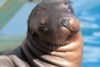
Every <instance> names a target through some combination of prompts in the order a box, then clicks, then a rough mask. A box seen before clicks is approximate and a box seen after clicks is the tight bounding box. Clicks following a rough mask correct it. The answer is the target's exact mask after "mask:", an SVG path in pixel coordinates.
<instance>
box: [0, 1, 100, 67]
mask: <svg viewBox="0 0 100 67" xmlns="http://www.w3.org/2000/svg"><path fill="white" fill-rule="evenodd" d="M39 2H40V0H0V52H2V51H4V52H5V51H10V50H12V49H14V48H16V47H17V46H19V45H21V43H22V42H23V40H24V38H25V36H26V31H27V20H28V17H29V14H30V12H31V11H32V9H33V8H34V7H35V6H36V4H37V3H39ZM72 2H73V4H72V5H73V8H74V11H75V13H76V16H77V17H78V18H79V20H80V21H81V29H82V33H83V38H84V56H83V64H82V67H100V0H72Z"/></svg>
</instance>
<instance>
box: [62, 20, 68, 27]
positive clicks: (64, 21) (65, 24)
mask: <svg viewBox="0 0 100 67" xmlns="http://www.w3.org/2000/svg"><path fill="white" fill-rule="evenodd" d="M68 25H69V19H63V20H62V21H61V26H63V27H66V28H67V27H68Z"/></svg>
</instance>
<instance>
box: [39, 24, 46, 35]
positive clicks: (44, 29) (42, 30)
mask: <svg viewBox="0 0 100 67" xmlns="http://www.w3.org/2000/svg"><path fill="white" fill-rule="evenodd" d="M38 31H39V32H40V33H44V32H45V31H46V26H45V25H44V24H41V25H40V26H39V27H38Z"/></svg>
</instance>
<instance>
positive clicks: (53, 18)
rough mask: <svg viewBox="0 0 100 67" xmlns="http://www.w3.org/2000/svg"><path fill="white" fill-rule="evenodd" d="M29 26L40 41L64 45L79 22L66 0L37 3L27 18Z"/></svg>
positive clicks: (77, 27) (76, 28)
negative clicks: (64, 0)
mask: <svg viewBox="0 0 100 67" xmlns="http://www.w3.org/2000/svg"><path fill="white" fill-rule="evenodd" d="M29 22H30V23H29V26H30V29H31V31H32V34H33V37H35V35H34V33H35V34H36V35H37V38H38V40H40V41H41V42H45V43H49V44H55V45H65V44H67V43H68V42H69V39H70V38H71V37H72V36H73V35H75V34H76V33H77V32H78V31H79V30H80V23H79V21H78V20H77V18H76V17H75V14H74V12H73V9H72V6H71V4H70V3H68V2H53V3H48V2H47V3H43V4H39V5H38V6H37V7H36V8H35V9H34V11H33V13H32V14H31V16H30V19H29Z"/></svg>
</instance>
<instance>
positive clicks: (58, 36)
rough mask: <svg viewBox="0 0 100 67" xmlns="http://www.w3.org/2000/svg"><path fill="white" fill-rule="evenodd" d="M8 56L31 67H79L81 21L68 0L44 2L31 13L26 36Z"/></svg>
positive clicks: (81, 41)
mask: <svg viewBox="0 0 100 67" xmlns="http://www.w3.org/2000/svg"><path fill="white" fill-rule="evenodd" d="M8 55H15V56H17V57H19V58H20V59H21V60H23V61H25V62H27V63H28V64H29V65H30V66H31V67H81V62H82V55H83V39H82V34H81V31H80V22H79V20H78V19H77V17H76V16H75V14H74V11H73V9H72V6H71V2H70V1H69V0H44V1H42V2H41V3H40V4H38V5H37V6H36V7H35V8H34V9H33V11H32V12H31V14H30V17H29V20H28V31H27V37H26V39H25V40H24V42H23V44H22V45H21V46H20V47H18V48H17V49H15V50H14V51H13V52H11V53H9V54H8Z"/></svg>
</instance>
